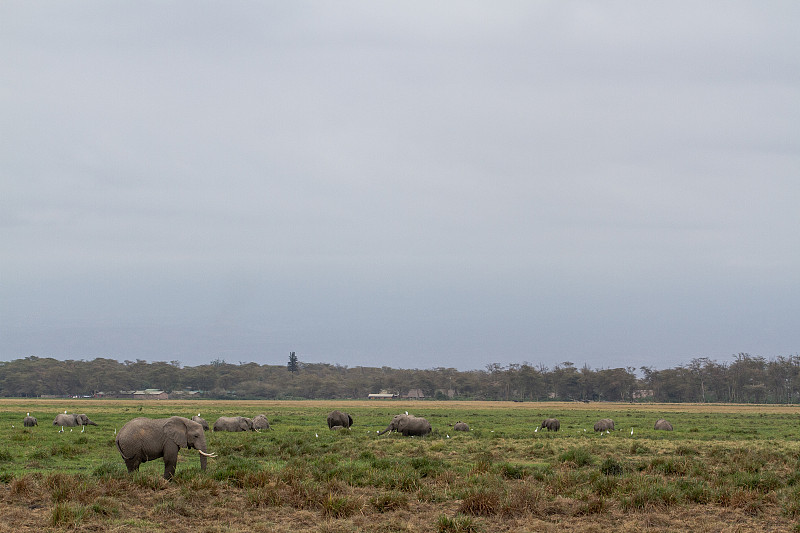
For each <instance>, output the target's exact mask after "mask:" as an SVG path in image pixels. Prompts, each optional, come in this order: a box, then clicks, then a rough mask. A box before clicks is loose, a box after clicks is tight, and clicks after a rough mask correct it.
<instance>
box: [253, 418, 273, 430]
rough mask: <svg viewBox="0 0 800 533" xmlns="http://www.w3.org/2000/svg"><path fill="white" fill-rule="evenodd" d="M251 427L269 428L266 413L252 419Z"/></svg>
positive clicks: (256, 428) (257, 428) (255, 428)
mask: <svg viewBox="0 0 800 533" xmlns="http://www.w3.org/2000/svg"><path fill="white" fill-rule="evenodd" d="M253 429H254V430H256V431H259V430H262V429H270V427H269V420H267V415H258V416H256V417H255V418H254V419H253Z"/></svg>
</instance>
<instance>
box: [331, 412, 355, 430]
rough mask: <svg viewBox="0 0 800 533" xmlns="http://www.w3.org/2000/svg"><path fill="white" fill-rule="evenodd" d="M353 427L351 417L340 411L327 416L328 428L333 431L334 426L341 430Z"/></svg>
mask: <svg viewBox="0 0 800 533" xmlns="http://www.w3.org/2000/svg"><path fill="white" fill-rule="evenodd" d="M352 425H353V417H352V416H350V415H348V414H347V413H343V412H341V411H331V412H330V414H329V415H328V428H329V429H333V428H334V427H336V426H341V427H342V428H349V427H350V426H352Z"/></svg>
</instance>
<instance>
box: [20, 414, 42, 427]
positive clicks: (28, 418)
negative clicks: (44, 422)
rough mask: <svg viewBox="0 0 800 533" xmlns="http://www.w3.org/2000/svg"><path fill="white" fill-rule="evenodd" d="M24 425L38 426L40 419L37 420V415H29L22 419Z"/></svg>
mask: <svg viewBox="0 0 800 533" xmlns="http://www.w3.org/2000/svg"><path fill="white" fill-rule="evenodd" d="M22 425H23V426H25V427H26V428H32V427H33V426H38V425H39V421H38V420H36V417H33V416H31V415H28V416H26V417H25V418H24V419H23V420H22Z"/></svg>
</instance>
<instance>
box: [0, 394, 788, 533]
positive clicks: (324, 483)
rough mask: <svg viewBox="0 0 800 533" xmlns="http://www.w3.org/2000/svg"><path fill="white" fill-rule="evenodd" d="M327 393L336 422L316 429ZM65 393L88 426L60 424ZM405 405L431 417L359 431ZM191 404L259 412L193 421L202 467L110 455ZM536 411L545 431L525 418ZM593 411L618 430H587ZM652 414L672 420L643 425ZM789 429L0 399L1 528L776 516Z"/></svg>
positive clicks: (553, 407) (307, 405)
mask: <svg viewBox="0 0 800 533" xmlns="http://www.w3.org/2000/svg"><path fill="white" fill-rule="evenodd" d="M337 408H338V409H341V410H344V411H346V412H349V413H350V414H351V415H352V416H353V418H354V426H353V428H352V429H351V430H349V431H348V430H343V431H330V430H328V429H327V426H326V423H325V417H326V415H327V413H328V412H329V411H330V410H332V409H337ZM64 410H67V411H69V412H76V413H86V414H88V415H89V418H91V419H92V420H94V421H95V422H97V424H98V426H96V427H95V426H89V427H87V428H86V431H85V432H83V433H81V428H73V429H72V431H70V430H69V428H68V429H67V430H66V431H65V432H64V433H59V432H58V430H59V428H58V427H55V426H53V425H52V420H53V418H54V417H55V415H56V414H57V413H59V412H64ZM406 410H408V411H409V412H411V413H412V414H415V415H418V416H425V417H426V418H428V420H429V421H430V422H431V424H432V426H433V428H434V430H433V433H432V434H431V435H429V436H428V437H425V438H408V437H401V436H399V435H396V434H392V435H384V436H377V435H376V431H377V430H379V429H383V428H384V427H385V426H386V425H387V424H388V422H389V420H390V419H391V417H392V416H393V415H395V414H397V413H400V412H404V411H406ZM27 412H30V413H31V414H32V415H33V416H36V417H37V418H38V419H39V426H38V427H34V428H23V427H22V419H23V417H24V416H25V414H26V413H27ZM198 412H200V413H201V414H202V416H203V418H205V419H206V420H208V421H209V423H213V421H214V420H215V419H216V418H217V417H218V416H223V415H240V414H241V415H245V416H251V417H252V416H255V415H256V414H259V413H264V414H266V415H267V417H268V418H269V420H270V423H271V424H272V427H273V429H272V430H271V431H265V432H261V433H252V432H248V433H214V432H207V434H206V435H207V441H208V449H209V451H213V452H216V453H217V454H218V458H216V459H210V460H209V465H208V469H207V470H206V471H205V472H201V471H200V469H199V460H198V458H197V452H196V451H194V450H183V451H182V452H181V457H180V461H179V463H178V468H177V473H176V476H175V478H174V479H173V480H172V481H171V482H167V481H165V480H163V478H162V474H163V468H164V464H163V461H161V460H156V461H151V462H148V463H145V464H143V465H142V467H141V469H140V472H138V473H135V474H129V473H128V472H127V471H126V469H125V467H124V463H123V461H122V459H121V457H120V456H119V453H118V451H117V449H116V447H115V446H114V437H115V430H118V429H119V428H120V427H122V425H123V424H124V423H125V422H126V421H128V420H130V419H132V418H135V417H137V416H149V417H153V418H161V417H167V416H172V415H181V416H186V417H191V416H192V415H194V414H197V413H198ZM547 417H556V418H559V419H560V420H561V431H559V432H558V433H548V432H543V431H542V430H539V431H538V432H534V429H535V428H536V427H538V426H539V424H541V421H542V419H544V418H547ZM605 417H608V418H612V419H614V421H615V423H616V428H617V431H612V432H611V433H610V434H597V433H595V432H594V431H593V430H592V426H593V424H594V422H595V421H596V420H598V419H599V418H605ZM660 417H664V418H666V419H668V420H669V421H670V422H672V424H673V426H674V427H675V431H673V432H664V431H655V430H654V429H653V424H654V423H655V421H656V419H658V418H660ZM458 421H464V422H467V423H468V424H469V425H470V427H471V428H472V431H470V432H468V433H459V432H453V430H452V425H453V424H454V423H456V422H458ZM12 426H13V427H12ZM631 430H633V434H631ZM799 437H800V406H765V405H687V404H650V405H630V404H613V403H610V404H597V403H592V404H582V403H506V402H399V401H386V402H374V401H373V402H368V401H349V402H327V401H298V402H286V401H282V402H275V401H236V402H224V401H197V402H185V401H159V402H136V401H111V400H5V401H0V443H2V447H0V531H14V532H27V531H67V530H70V531H125V532H126V533H127V532H132V533H140V532H162V531H163V532H172V531H177V532H183V531H187V532H188V531H193V532H209V533H211V532H220V533H223V532H241V531H265V532H266V531H270V532H273V531H274V532H289V531H307V532H350V531H377V532H404V531H415V532H442V533H447V532H453V533H456V532H473V531H482V532H495V531H501V532H502V531H606V530H609V528H611V529H612V530H614V531H641V530H648V531H685V530H692V531H753V530H756V531H792V530H800V528H798V523H800V444H798V438H799Z"/></svg>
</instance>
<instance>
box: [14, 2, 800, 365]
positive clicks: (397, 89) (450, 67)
mask: <svg viewBox="0 0 800 533" xmlns="http://www.w3.org/2000/svg"><path fill="white" fill-rule="evenodd" d="M798 25H800V4H798V3H797V2H794V1H791V2H788V1H787V2H731V1H724V2H691V3H677V4H676V3H663V2H661V3H655V2H602V3H598V2H562V1H554V2H527V1H526V2H504V3H499V4H498V3H496V2H493V3H488V2H475V3H472V2H434V3H430V2H394V3H382V2H335V3H331V2H311V3H304V2H295V1H292V2H264V3H252V2H225V3H216V2H127V3H123V2H105V1H98V2H69V3H63V2H37V3H30V2H22V1H7V2H3V3H1V4H0V65H2V72H3V75H2V79H0V359H2V360H9V359H16V358H21V357H26V356H29V355H37V356H41V357H46V356H50V357H56V358H82V359H92V358H94V357H112V358H116V359H120V360H124V359H136V358H141V359H147V360H173V359H177V360H180V361H182V362H183V363H184V364H186V365H195V364H203V363H206V362H208V361H210V360H212V359H216V358H223V359H226V360H228V361H229V362H238V361H256V362H259V363H270V364H284V363H285V362H286V360H287V358H288V352H289V351H291V350H294V351H296V352H297V353H298V356H299V357H300V359H301V361H309V362H331V363H338V364H343V365H348V366H356V365H367V366H381V365H387V366H394V367H403V368H414V367H418V368H430V367H437V366H455V367H458V368H461V369H473V368H483V367H484V366H485V365H486V364H488V363H492V362H500V363H509V362H522V361H529V362H531V363H544V364H545V365H547V366H550V367H552V366H553V365H554V364H557V363H560V362H562V361H573V362H575V363H576V364H577V365H582V364H584V363H586V364H589V365H590V366H592V367H595V368H599V367H616V366H629V365H630V366H636V367H638V366H641V365H649V366H654V367H657V368H664V367H668V366H676V365H679V364H682V363H686V362H688V361H689V360H690V359H691V358H694V357H703V356H707V357H712V358H716V359H720V360H724V359H727V358H729V357H730V356H731V355H732V354H734V353H737V352H749V353H751V354H754V355H762V356H765V357H774V356H779V355H792V354H796V353H798V349H800V327H798V326H799V325H800V322H799V320H800V318H799V317H800V274H798V273H800V209H799V205H798V203H799V201H800V127H798V124H800V54H798V51H799V50H800V33H798V31H797V28H798Z"/></svg>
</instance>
